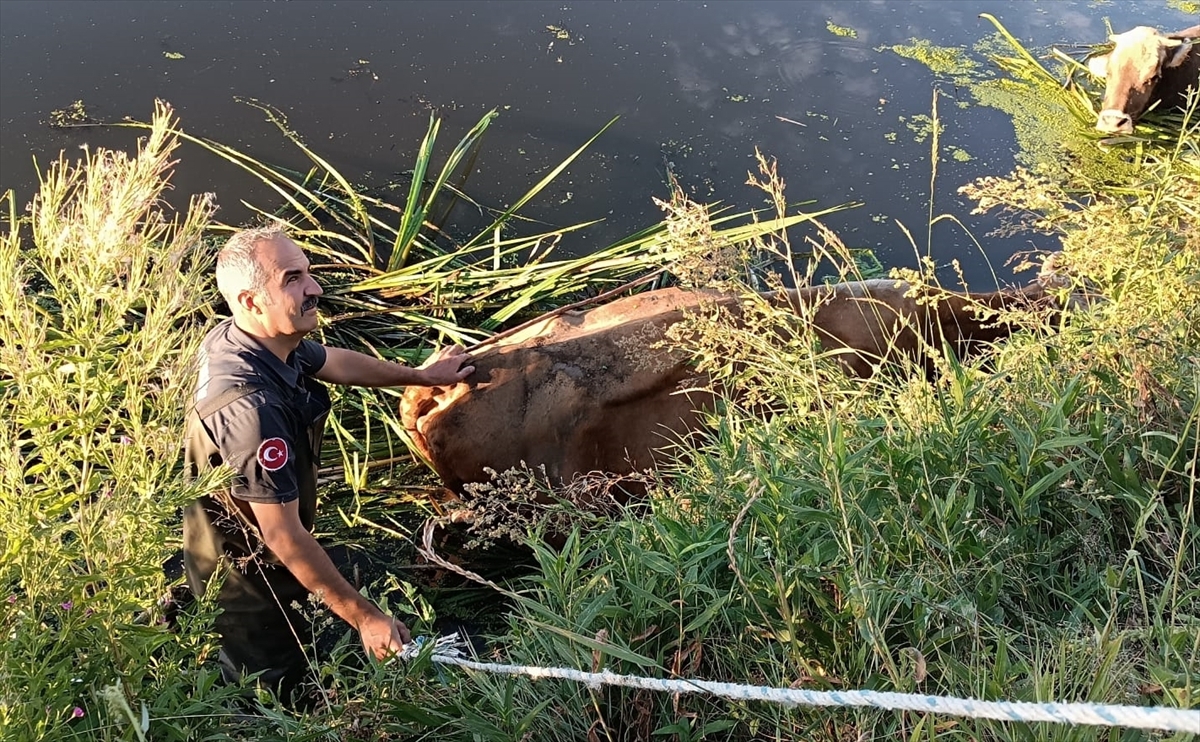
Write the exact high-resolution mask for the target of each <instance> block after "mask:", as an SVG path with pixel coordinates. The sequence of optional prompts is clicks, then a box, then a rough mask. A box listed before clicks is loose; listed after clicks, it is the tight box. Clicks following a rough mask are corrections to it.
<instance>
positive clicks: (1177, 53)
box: [1163, 44, 1195, 67]
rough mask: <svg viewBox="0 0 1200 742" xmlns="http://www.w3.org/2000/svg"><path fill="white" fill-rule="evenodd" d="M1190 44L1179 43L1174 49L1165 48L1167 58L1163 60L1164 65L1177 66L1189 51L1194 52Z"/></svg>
mask: <svg viewBox="0 0 1200 742" xmlns="http://www.w3.org/2000/svg"><path fill="white" fill-rule="evenodd" d="M1194 51H1195V50H1194V49H1193V48H1192V45H1191V44H1180V45H1179V46H1177V47H1175V48H1174V49H1168V50H1167V59H1166V61H1164V62H1163V66H1164V67H1178V66H1179V65H1181V64H1183V60H1185V59H1187V56H1188V53H1189V52H1194Z"/></svg>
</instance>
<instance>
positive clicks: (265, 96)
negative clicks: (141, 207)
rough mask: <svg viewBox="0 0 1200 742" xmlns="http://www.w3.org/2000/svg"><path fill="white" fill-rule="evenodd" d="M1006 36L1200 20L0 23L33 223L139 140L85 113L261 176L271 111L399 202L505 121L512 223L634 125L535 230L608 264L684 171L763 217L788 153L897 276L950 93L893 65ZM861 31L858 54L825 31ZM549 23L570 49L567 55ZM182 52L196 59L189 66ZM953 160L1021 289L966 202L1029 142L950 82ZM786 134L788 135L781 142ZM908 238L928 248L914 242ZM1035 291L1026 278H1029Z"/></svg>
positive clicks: (374, 6)
mask: <svg viewBox="0 0 1200 742" xmlns="http://www.w3.org/2000/svg"><path fill="white" fill-rule="evenodd" d="M980 12H988V13H992V14H993V15H995V16H996V17H997V18H998V19H999V20H1000V21H1001V22H1002V23H1004V24H1005V26H1006V27H1007V28H1008V29H1009V30H1010V31H1011V32H1013V33H1014V35H1016V36H1017V37H1018V38H1020V39H1021V40H1022V41H1023V42H1025V43H1027V44H1029V45H1032V46H1040V45H1049V44H1054V43H1073V42H1080V43H1084V42H1087V43H1090V42H1098V41H1101V40H1103V39H1104V36H1105V33H1106V27H1105V19H1108V20H1110V21H1111V23H1112V25H1113V27H1114V28H1116V30H1118V31H1120V30H1125V29H1126V28H1128V27H1130V26H1133V25H1138V24H1148V25H1156V26H1159V27H1163V28H1171V29H1174V28H1182V27H1184V26H1186V25H1189V24H1190V23H1194V19H1191V18H1189V17H1187V16H1186V15H1185V14H1184V13H1183V12H1181V11H1180V10H1177V9H1173V8H1172V7H1170V6H1169V4H1168V2H1167V0H1154V1H1147V2H1083V1H1078V2H1077V1H1073V0H1061V1H1058V2H994V1H990V0H962V1H954V0H925V1H913V2H764V1H762V0H746V1H743V2H599V1H596V2H562V1H560V2H540V1H534V0H527V1H525V2H506V1H496V2H468V1H463V0H445V1H439V2H346V1H340V2H254V1H250V0H245V1H241V0H239V1H237V2H216V1H207V0H197V1H194V2H149V1H148V0H146V1H131V0H125V1H122V2H99V1H98V2H77V1H71V0H43V1H41V2H25V1H20V2H17V1H14V0H2V1H0V123H2V129H0V131H2V137H0V187H3V188H13V189H15V190H16V191H17V193H18V197H19V200H20V201H21V202H22V203H24V202H26V201H27V200H28V198H29V196H30V195H31V194H32V193H33V188H34V186H35V184H36V175H35V173H36V171H35V169H34V166H33V164H32V159H31V155H34V156H36V157H37V160H38V163H39V164H40V165H41V166H43V167H44V166H45V164H46V163H47V162H48V161H50V160H52V159H53V158H55V157H57V156H58V153H59V151H60V150H66V151H67V152H68V153H75V152H78V148H79V147H80V146H81V145H84V144H88V145H90V146H93V147H94V146H98V145H104V146H122V147H125V146H128V145H129V143H130V142H132V140H133V137H134V135H133V134H131V133H130V132H128V131H114V130H97V129H73V130H54V129H50V128H49V127H47V126H45V125H44V123H43V122H45V121H47V120H48V119H49V117H50V114H51V112H52V111H54V110H56V109H62V108H64V107H66V106H68V105H70V104H71V103H72V102H73V101H75V100H82V101H83V102H84V103H85V104H86V105H87V109H88V112H89V113H90V114H91V115H93V116H95V117H96V118H99V119H101V120H118V119H120V118H121V117H123V116H131V117H133V118H136V119H139V120H143V121H144V120H148V119H149V117H150V114H151V111H152V106H153V101H154V99H155V98H162V99H164V100H167V101H170V102H171V103H172V104H173V105H174V106H175V107H176V109H177V111H178V113H179V115H180V117H181V120H182V125H183V126H184V128H185V129H186V130H187V131H188V132H190V133H192V134H194V135H199V136H204V137H208V138H211V139H215V140H217V141H219V142H222V143H225V144H230V145H233V146H235V147H238V148H239V149H242V150H243V151H246V152H248V153H249V154H252V155H253V156H255V157H257V158H258V159H261V160H264V161H269V162H274V163H278V164H283V165H290V166H293V167H304V168H305V169H306V164H305V160H304V159H303V157H302V155H301V154H300V153H299V152H298V151H297V150H296V149H295V147H294V146H293V145H292V144H290V143H288V142H287V141H286V140H285V139H284V138H283V137H282V136H281V135H280V133H279V132H278V130H277V129H275V127H274V126H273V125H271V124H270V123H268V122H267V121H266V120H265V119H264V116H263V114H262V113H261V112H259V111H257V110H255V109H253V108H251V107H249V106H246V105H244V104H242V103H238V102H236V101H235V100H234V99H235V96H240V97H246V98H256V99H259V100H261V101H263V102H266V103H269V104H271V105H273V106H275V107H277V108H278V109H280V110H282V111H283V112H284V113H285V114H286V115H287V117H288V120H289V122H290V125H291V126H292V128H293V129H295V130H296V131H297V132H299V133H300V135H301V136H302V137H303V138H304V139H305V141H306V142H307V143H308V144H309V145H310V146H311V147H313V148H314V149H315V150H316V151H317V152H319V153H320V154H321V155H322V156H324V157H325V158H326V159H328V160H330V161H331V162H332V163H334V165H335V166H337V167H338V168H340V169H342V170H343V172H345V173H346V174H347V175H349V176H352V177H354V178H359V179H368V180H371V179H373V180H376V181H378V180H382V179H384V178H386V177H388V176H391V175H393V174H395V173H397V172H400V171H404V170H408V169H409V168H411V165H412V160H413V156H414V153H415V150H416V148H417V145H418V143H419V142H420V139H421V136H422V135H423V134H424V130H425V127H426V124H427V122H428V119H429V114H430V111H435V112H437V113H438V114H439V115H441V116H442V117H443V118H444V121H443V128H442V135H441V139H440V142H441V144H442V147H441V148H440V152H442V153H443V154H444V153H445V152H448V151H449V149H450V147H451V146H452V145H453V143H454V142H456V141H457V139H458V138H459V137H460V136H461V135H462V134H464V133H465V132H466V130H467V129H468V128H470V127H471V126H472V125H473V124H474V123H475V122H476V121H478V119H479V118H480V117H481V116H482V114H483V113H484V112H486V111H487V110H489V109H491V108H498V109H499V110H500V114H501V115H500V117H499V119H498V120H496V121H495V122H494V123H493V125H492V128H491V129H490V130H489V132H488V134H487V137H486V139H485V142H484V147H483V152H482V154H481V156H480V158H479V161H478V163H477V167H476V170H475V172H474V174H473V175H472V177H471V179H470V181H469V182H468V184H467V190H468V191H469V192H470V193H471V194H472V195H473V196H474V197H475V198H476V199H478V200H480V201H482V202H483V203H485V204H488V205H490V206H497V207H499V206H504V205H506V204H507V203H508V202H510V201H512V200H514V199H516V198H517V197H519V196H520V195H521V194H522V193H524V192H525V191H526V190H527V189H528V188H529V187H530V186H531V185H533V184H534V183H536V182H537V181H538V180H540V179H541V177H542V176H543V175H544V173H545V172H546V171H547V170H548V169H549V168H551V167H553V166H554V165H556V164H557V163H558V162H560V161H561V160H562V159H563V158H564V157H566V156H567V155H568V154H569V153H570V152H572V151H574V150H575V149H576V148H577V147H578V146H579V145H580V144H582V143H583V142H584V141H586V140H587V139H588V138H589V137H590V136H591V135H592V134H594V133H595V132H596V131H598V130H599V129H600V128H601V127H602V126H603V125H604V124H605V123H606V122H607V121H608V120H609V119H611V118H612V117H614V116H620V120H619V121H618V122H617V124H616V125H615V126H614V127H613V128H612V129H610V130H609V131H608V132H607V133H605V134H604V136H603V137H602V138H601V139H600V140H599V141H598V142H597V143H596V144H595V145H593V147H592V148H591V149H590V150H589V152H588V154H586V155H585V156H584V157H583V158H581V159H580V160H579V161H577V162H576V163H575V164H574V165H573V166H572V167H571V169H570V170H569V171H568V172H567V173H565V174H564V175H563V176H560V178H559V180H558V181H557V182H556V183H555V184H554V185H553V186H552V187H551V188H550V189H549V190H548V191H546V192H544V193H543V195H542V196H541V197H539V199H538V200H537V201H536V202H535V203H534V204H531V206H530V207H529V208H527V209H526V210H525V212H524V213H525V214H526V215H528V216H531V217H536V218H538V219H541V220H544V221H546V222H548V223H551V224H556V225H566V224H573V223H578V222H582V221H585V220H590V219H594V218H604V219H605V220H606V221H605V222H604V223H603V224H602V225H599V226H598V227H596V228H593V229H591V230H590V231H589V232H588V233H587V236H585V237H582V238H578V239H576V241H575V242H573V243H571V244H569V245H567V246H566V247H567V248H568V249H570V250H572V251H576V252H578V251H584V250H587V249H589V247H593V248H594V247H599V246H603V245H607V244H609V243H611V242H613V241H615V240H616V239H618V238H620V237H622V236H625V235H626V234H628V233H630V232H633V231H635V230H637V229H639V228H641V227H644V226H647V225H649V224H652V223H654V222H656V221H657V220H658V219H659V218H660V217H661V214H660V212H659V211H658V209H657V208H656V207H655V206H654V204H653V203H652V201H651V197H652V196H664V195H665V194H666V192H667V191H666V187H665V184H664V171H665V169H666V168H667V167H671V168H672V169H673V170H674V171H675V172H676V173H677V174H678V176H679V177H680V179H681V181H682V182H683V183H684V185H685V186H686V187H687V188H688V190H689V191H690V192H691V193H692V194H693V195H694V196H695V197H696V198H698V199H700V200H704V201H711V200H717V199H720V200H722V201H724V202H726V203H731V204H733V205H735V206H738V207H740V208H743V209H744V208H750V207H753V206H759V205H762V198H761V194H760V193H759V192H757V191H754V190H752V189H750V188H748V187H746V186H745V185H744V183H745V180H746V175H747V171H748V170H751V169H753V167H754V150H755V147H758V148H760V149H762V151H763V152H764V153H766V154H768V155H771V156H774V157H777V158H778V159H779V162H780V167H781V173H782V175H783V177H784V178H785V180H786V181H787V183H788V187H789V189H788V195H789V197H790V198H791V199H793V200H808V199H812V200H815V201H816V202H817V203H816V204H815V206H814V207H813V208H816V207H825V206H833V205H836V204H841V203H845V202H848V201H860V202H862V203H863V204H864V205H863V206H862V207H860V208H857V209H854V210H852V211H850V212H847V213H843V214H839V215H837V216H834V217H832V218H830V219H829V220H828V223H829V224H830V226H832V227H834V228H835V229H836V230H837V231H838V232H839V233H840V234H841V235H842V237H843V239H845V241H846V242H847V243H848V244H850V245H851V246H859V247H872V248H875V249H876V250H877V252H878V254H879V255H880V257H881V258H882V259H883V260H884V262H885V264H888V265H913V264H915V262H916V253H917V251H920V252H924V249H925V224H926V221H927V212H928V208H929V202H928V199H929V179H930V166H929V160H930V157H929V143H928V142H927V141H926V142H917V141H916V136H915V134H914V132H913V131H912V130H910V129H909V128H908V126H907V125H906V123H905V121H902V120H901V117H905V119H911V117H913V116H916V115H921V114H924V115H928V114H929V113H930V103H931V96H932V90H933V88H934V86H935V79H934V76H933V75H932V73H930V72H929V71H928V70H927V69H926V68H925V67H924V66H922V65H921V64H919V63H916V62H912V61H909V60H905V59H902V58H901V57H899V56H897V55H896V54H894V53H893V52H891V51H887V50H884V51H878V50H877V49H878V48H879V47H881V46H885V45H892V44H902V43H908V42H909V41H910V40H911V39H912V38H913V37H916V38H922V39H929V40H931V41H933V42H934V43H935V44H939V45H953V46H964V47H967V48H970V47H971V46H972V45H973V44H974V43H975V42H976V41H978V40H979V39H980V38H982V37H984V36H985V35H987V34H989V33H991V32H992V30H993V29H992V26H991V25H990V24H989V23H987V22H986V21H984V20H982V19H979V18H978V17H977V16H978V14H979V13H980ZM829 23H833V24H836V25H837V26H841V27H846V28H852V29H854V30H855V31H856V32H857V37H856V38H849V37H845V36H839V35H837V34H835V33H833V32H832V31H831V30H830V29H829V28H828V27H827V24H829ZM547 26H554V27H555V28H556V29H561V30H562V32H565V33H566V35H568V36H569V38H566V39H564V38H558V37H557V36H559V35H561V34H556V32H555V31H554V30H552V29H548V28H547ZM177 55H183V56H182V58H172V57H177ZM937 86H938V87H939V89H940V90H941V92H942V93H943V94H944V95H946V96H947V97H946V98H943V99H942V101H941V103H940V105H939V111H940V114H941V116H942V118H943V122H944V123H945V125H946V127H947V128H946V132H945V134H944V135H943V142H942V144H943V147H945V146H947V145H953V146H955V147H959V148H961V149H962V150H963V151H965V152H966V153H967V154H969V155H970V156H971V158H972V159H970V160H967V161H957V160H954V159H949V158H946V157H945V155H943V157H944V159H943V160H942V161H941V162H940V163H939V169H938V182H937V186H936V194H935V203H936V211H937V212H938V213H942V212H946V213H950V214H953V215H955V216H956V217H958V218H959V219H961V220H962V221H963V222H964V224H966V225H967V226H968V228H970V229H971V231H972V232H973V233H974V234H975V236H976V237H977V238H978V239H979V240H980V241H981V242H983V243H984V245H985V250H986V251H987V253H988V257H989V258H990V259H991V261H992V263H993V264H994V267H995V270H996V275H997V276H998V277H999V278H1000V280H1002V281H1003V280H1010V279H1011V273H1010V272H1008V271H1007V270H1006V269H1004V268H1003V267H1002V264H1003V262H1004V260H1005V259H1006V258H1007V257H1008V256H1009V255H1010V254H1012V253H1013V252H1015V251H1017V250H1023V249H1029V248H1030V247H1033V246H1037V247H1043V248H1052V247H1054V244H1053V241H1052V240H1050V238H1045V239H1046V240H1047V241H1046V242H1038V243H1037V244H1036V245H1035V244H1034V243H1031V242H1030V238H1029V237H1017V238H1010V239H1007V240H1000V239H997V238H989V237H987V236H986V232H987V231H988V230H990V229H991V228H992V227H993V226H994V223H993V222H992V221H991V220H990V219H989V218H981V217H972V216H970V215H969V211H970V205H969V204H967V203H965V202H963V201H962V200H961V199H960V198H959V197H958V196H957V195H956V190H957V188H958V186H960V185H962V184H963V183H965V182H967V181H969V180H971V179H973V178H975V177H978V176H980V175H987V174H1003V173H1006V172H1008V171H1009V170H1010V169H1011V167H1012V166H1013V151H1014V146H1015V145H1014V138H1013V131H1012V125H1011V123H1010V122H1009V120H1008V119H1007V117H1006V116H1005V115H1004V114H1003V113H1001V112H999V111H996V110H993V109H988V108H981V107H970V108H965V109H963V108H959V107H957V106H955V105H953V103H954V99H955V97H956V96H957V97H958V98H960V99H963V100H967V99H969V96H967V94H966V92H965V91H956V90H955V89H954V86H953V85H949V84H947V83H944V82H943V83H939V84H938V85H937ZM779 117H783V118H785V119H790V120H791V121H792V122H799V123H800V124H804V126H800V125H798V124H797V123H789V122H787V121H781V120H780V118H779ZM182 158H183V163H182V164H181V166H180V168H179V170H178V173H177V176H176V178H175V180H174V184H175V192H176V194H182V195H186V194H190V193H194V192H201V191H215V192H216V193H217V195H218V201H219V203H220V204H221V205H222V210H221V212H220V213H219V216H220V218H222V219H223V220H225V221H227V222H232V223H237V222H241V221H243V220H244V219H246V218H247V215H248V213H247V211H246V210H245V209H244V208H243V207H242V206H240V203H239V202H240V201H242V200H246V201H249V202H250V203H253V204H255V205H258V206H263V207H271V206H273V204H274V199H273V197H272V195H271V194H270V193H269V192H267V191H266V190H265V189H264V188H262V187H261V186H257V185H256V184H255V183H254V182H252V181H251V180H249V179H248V177H247V176H246V175H244V174H243V173H240V172H239V171H238V170H236V169H235V168H233V167H232V166H230V165H228V164H225V163H222V162H220V161H218V160H217V159H216V158H215V157H214V156H213V155H210V154H207V153H205V152H203V151H201V150H199V149H197V148H191V147H185V148H184V149H183V150H182ZM897 220H898V221H899V222H902V223H903V224H904V225H906V226H908V227H909V229H911V230H912V231H913V233H914V236H915V237H916V240H917V243H918V245H919V247H918V248H917V249H916V250H914V248H913V247H912V246H911V245H910V244H909V242H908V239H907V238H906V237H905V236H904V234H903V232H902V231H901V229H900V228H899V227H898V226H897V223H896V222H897ZM933 243H934V244H933V251H932V252H933V255H934V257H935V258H936V259H938V260H939V262H942V263H944V262H946V261H948V260H949V259H951V258H959V259H960V260H961V261H962V263H963V265H964V267H965V269H966V276H967V278H968V280H969V281H970V282H971V284H972V285H973V286H979V287H983V286H986V285H987V284H991V283H992V282H993V281H994V279H993V274H992V268H991V267H989V266H988V264H987V261H986V260H984V257H983V256H982V255H981V254H980V252H979V250H978V249H977V248H976V247H974V245H973V244H972V241H971V239H970V238H969V237H968V236H967V235H966V234H965V233H964V232H963V230H962V229H961V228H959V227H955V226H954V225H951V224H939V225H938V226H937V227H935V229H934V232H933ZM1022 278H1027V276H1025V277H1022Z"/></svg>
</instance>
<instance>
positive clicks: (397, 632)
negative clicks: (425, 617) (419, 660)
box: [358, 611, 412, 660]
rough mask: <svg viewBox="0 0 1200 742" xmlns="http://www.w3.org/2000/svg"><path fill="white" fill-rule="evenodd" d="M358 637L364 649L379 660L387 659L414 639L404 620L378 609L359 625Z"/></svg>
mask: <svg viewBox="0 0 1200 742" xmlns="http://www.w3.org/2000/svg"><path fill="white" fill-rule="evenodd" d="M358 637H359V639H361V640H362V645H363V649H364V650H366V652H367V654H369V655H371V656H373V657H374V658H375V659H377V660H386V659H387V658H388V657H391V656H392V655H393V654H398V653H399V652H400V651H401V650H403V649H404V645H405V644H407V643H408V642H410V641H412V635H411V634H410V633H409V631H408V627H407V626H405V625H404V622H403V621H398V620H396V619H394V618H392V617H391V616H389V615H387V614H386V613H383V612H382V611H376V612H375V614H374V615H372V616H370V617H369V618H367V619H365V620H363V621H362V622H361V623H360V624H359V625H358Z"/></svg>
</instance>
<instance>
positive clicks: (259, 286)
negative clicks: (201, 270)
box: [217, 226, 287, 311]
mask: <svg viewBox="0 0 1200 742" xmlns="http://www.w3.org/2000/svg"><path fill="white" fill-rule="evenodd" d="M285 237H287V233H286V232H284V231H283V230H282V229H280V228H279V227H276V226H269V227H255V228H253V229H243V230H241V231H240V232H235V233H234V234H233V236H232V237H230V238H229V241H228V242H226V243H225V246H224V247H222V248H221V252H219V253H217V290H219V291H220V292H221V296H224V297H225V301H226V302H228V304H229V308H230V311H232V310H233V308H234V307H235V306H236V305H237V297H238V294H239V293H241V292H242V291H246V290H250V291H261V290H263V289H264V288H265V287H266V285H267V273H266V271H264V270H263V267H262V264H261V263H259V262H258V256H257V255H256V252H257V250H258V243H260V242H273V241H275V240H277V239H281V238H285Z"/></svg>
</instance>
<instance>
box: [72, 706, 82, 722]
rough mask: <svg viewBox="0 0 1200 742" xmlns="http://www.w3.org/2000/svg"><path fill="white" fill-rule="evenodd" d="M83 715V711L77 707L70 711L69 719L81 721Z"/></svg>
mask: <svg viewBox="0 0 1200 742" xmlns="http://www.w3.org/2000/svg"><path fill="white" fill-rule="evenodd" d="M83 714H84V711H83V709H81V708H79V707H78V706H76V707H75V708H73V709H71V718H72V719H82V718H83Z"/></svg>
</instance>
